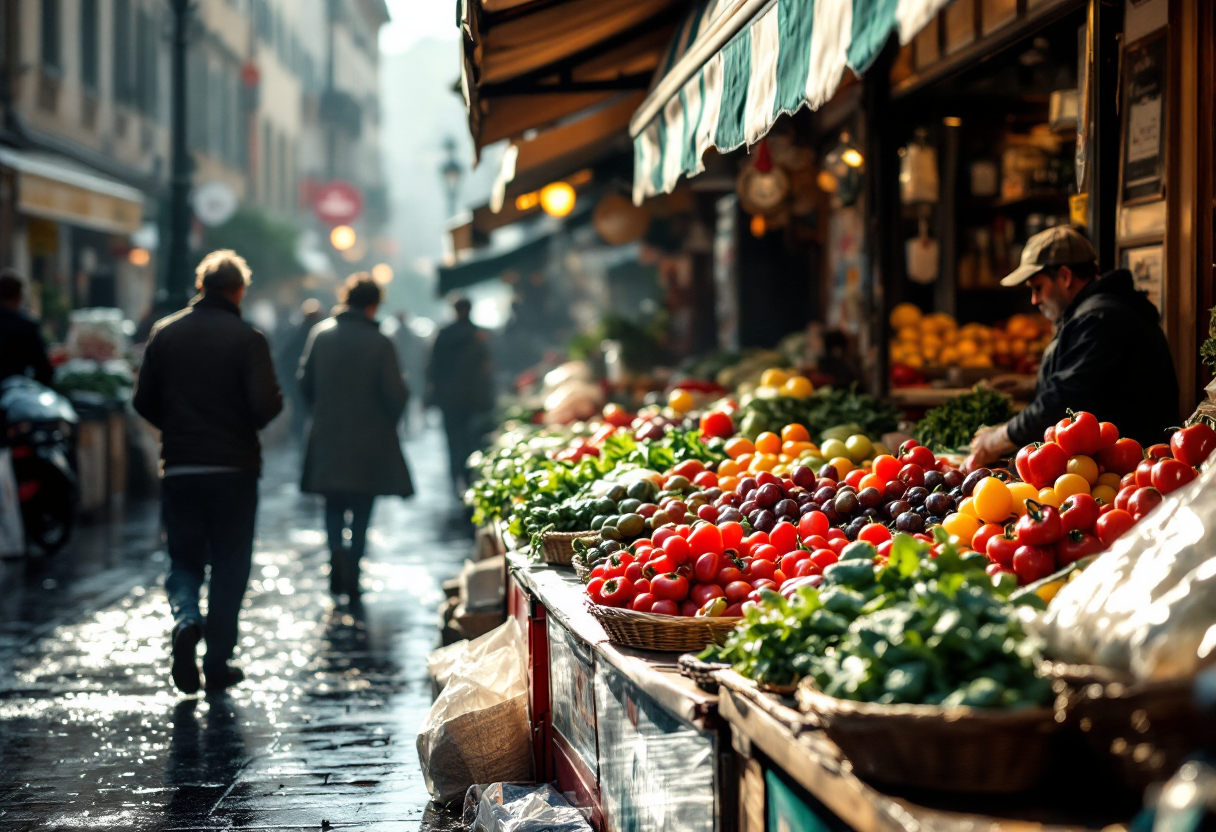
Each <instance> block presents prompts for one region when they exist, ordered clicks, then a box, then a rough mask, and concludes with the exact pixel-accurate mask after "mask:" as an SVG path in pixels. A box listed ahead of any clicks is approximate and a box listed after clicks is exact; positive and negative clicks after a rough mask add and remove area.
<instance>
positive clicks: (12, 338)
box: [0, 269, 54, 384]
mask: <svg viewBox="0 0 1216 832" xmlns="http://www.w3.org/2000/svg"><path fill="white" fill-rule="evenodd" d="M24 294H25V285H24V283H23V282H22V280H21V278H19V277H17V273H16V272H14V271H13V270H12V269H0V381H3V380H4V379H6V378H8V377H9V376H24V375H30V376H33V377H34V380H35V381H37V382H39V383H41V384H50V383H51V378H52V376H53V375H54V372H53V371H52V370H51V362H50V361H48V360H47V357H46V344H45V343H43V340H42V334H41V333H39V332H38V324H36V323H34V321H32V320H30V319H29V318H27V317H26V316H25V315H23V314H22V313H21V299H22V297H23V296H24Z"/></svg>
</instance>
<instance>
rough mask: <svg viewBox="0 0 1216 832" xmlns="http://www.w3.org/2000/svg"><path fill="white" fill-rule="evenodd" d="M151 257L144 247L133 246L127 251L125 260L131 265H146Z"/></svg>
mask: <svg viewBox="0 0 1216 832" xmlns="http://www.w3.org/2000/svg"><path fill="white" fill-rule="evenodd" d="M151 259H152V255H151V254H149V253H148V250H147V249H146V248H133V249H131V250H130V251H128V252H127V262H128V263H130V264H131V265H132V266H146V265H148V263H149V261H151Z"/></svg>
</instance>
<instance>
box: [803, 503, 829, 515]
mask: <svg viewBox="0 0 1216 832" xmlns="http://www.w3.org/2000/svg"><path fill="white" fill-rule="evenodd" d="M822 510H823V509H822V508H820V506H819V503H803V504H802V505H801V506H799V507H798V516H799V517H806V516H807V515H808V514H810V513H811V512H812V511H822Z"/></svg>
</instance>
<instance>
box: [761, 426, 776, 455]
mask: <svg viewBox="0 0 1216 832" xmlns="http://www.w3.org/2000/svg"><path fill="white" fill-rule="evenodd" d="M756 450H757V451H759V452H760V453H762V454H779V453H781V437H780V436H778V435H777V434H775V433H771V432H769V431H767V430H766V431H765V432H764V433H762V434H760V435H759V436H757V437H756Z"/></svg>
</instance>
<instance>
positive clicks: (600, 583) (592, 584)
mask: <svg viewBox="0 0 1216 832" xmlns="http://www.w3.org/2000/svg"><path fill="white" fill-rule="evenodd" d="M603 592H604V579H603V578H600V577H594V578H592V579H591V580H590V581H588V582H587V595H588V597H590V598H591V600H592V601H593V602H594V603H596V604H600V605H603V603H604V595H603Z"/></svg>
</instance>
